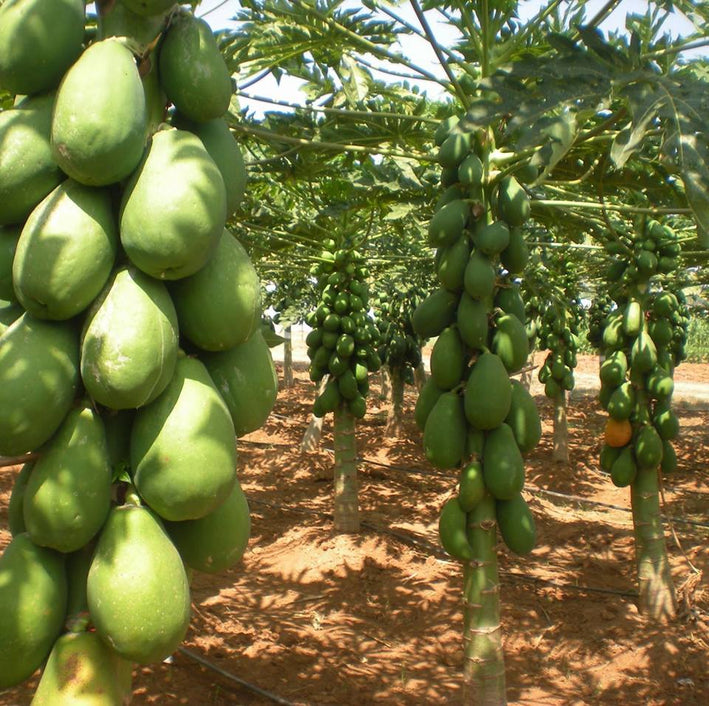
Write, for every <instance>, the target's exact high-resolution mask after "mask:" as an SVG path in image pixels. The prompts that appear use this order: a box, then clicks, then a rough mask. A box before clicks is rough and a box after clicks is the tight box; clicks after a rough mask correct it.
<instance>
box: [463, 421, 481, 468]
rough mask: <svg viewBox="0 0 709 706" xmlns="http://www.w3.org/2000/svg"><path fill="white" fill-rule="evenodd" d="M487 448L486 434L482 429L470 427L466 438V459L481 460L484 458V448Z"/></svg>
mask: <svg viewBox="0 0 709 706" xmlns="http://www.w3.org/2000/svg"><path fill="white" fill-rule="evenodd" d="M484 446H485V432H484V431H483V430H482V429H477V428H475V427H472V426H470V425H468V433H467V435H466V438H465V456H466V458H470V459H475V460H479V459H481V458H482V456H483V447H484Z"/></svg>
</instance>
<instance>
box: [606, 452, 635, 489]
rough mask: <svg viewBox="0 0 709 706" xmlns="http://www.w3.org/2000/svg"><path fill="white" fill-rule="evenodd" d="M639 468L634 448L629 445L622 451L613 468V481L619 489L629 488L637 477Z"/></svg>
mask: <svg viewBox="0 0 709 706" xmlns="http://www.w3.org/2000/svg"><path fill="white" fill-rule="evenodd" d="M637 472H638V468H637V466H636V464H635V458H634V457H633V447H632V446H631V445H628V446H626V447H624V448H622V449H621V450H620V453H619V454H618V458H616V459H615V461H613V465H612V466H611V480H612V481H613V485H615V486H617V487H618V488H626V487H627V486H629V485H630V484H631V483H632V482H633V481H634V480H635V476H636V475H637Z"/></svg>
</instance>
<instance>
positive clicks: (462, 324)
mask: <svg viewBox="0 0 709 706" xmlns="http://www.w3.org/2000/svg"><path fill="white" fill-rule="evenodd" d="M489 314H490V312H489V310H488V307H487V305H486V304H485V302H483V301H481V300H480V299H473V298H472V297H471V296H470V295H469V294H468V293H467V292H463V294H462V296H461V297H460V302H459V303H458V310H457V312H456V323H457V325H458V333H459V334H460V338H461V339H462V341H463V343H465V345H466V346H468V347H469V348H472V349H473V350H474V351H481V350H482V349H483V348H485V347H486V346H487V334H488V320H489Z"/></svg>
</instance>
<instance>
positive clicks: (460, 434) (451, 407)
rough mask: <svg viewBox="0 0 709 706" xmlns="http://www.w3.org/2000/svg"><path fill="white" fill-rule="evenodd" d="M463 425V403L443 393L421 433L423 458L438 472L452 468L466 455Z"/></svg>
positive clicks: (451, 393)
mask: <svg viewBox="0 0 709 706" xmlns="http://www.w3.org/2000/svg"><path fill="white" fill-rule="evenodd" d="M465 439H466V423H465V414H464V412H463V400H462V399H461V398H460V396H459V395H457V394H456V393H455V392H444V393H442V394H441V396H440V397H439V398H438V400H436V403H435V404H434V405H433V409H431V411H430V412H429V414H428V418H427V419H426V426H425V427H424V430H423V449H424V453H425V454H426V458H427V459H428V460H429V461H430V462H431V463H432V464H433V465H434V466H436V467H437V468H455V467H456V466H457V465H458V464H459V463H460V462H461V460H462V458H463V455H464V453H465Z"/></svg>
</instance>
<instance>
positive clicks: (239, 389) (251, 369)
mask: <svg viewBox="0 0 709 706" xmlns="http://www.w3.org/2000/svg"><path fill="white" fill-rule="evenodd" d="M328 357H329V356H328ZM200 359H201V360H202V362H203V363H204V364H205V366H206V367H207V370H208V371H209V375H210V377H211V378H212V380H213V381H214V384H215V386H216V387H217V389H218V390H219V393H220V394H221V396H222V397H223V399H224V402H225V403H226V406H227V408H228V409H229V413H230V414H231V418H232V421H233V422H234V430H235V432H236V436H243V435H244V434H248V433H249V432H252V431H255V430H256V429H258V428H259V427H260V426H262V425H263V423H264V422H265V421H266V419H267V418H268V415H269V414H270V413H271V410H272V409H273V405H274V404H275V402H276V395H277V394H278V378H277V377H276V369H275V366H274V364H273V358H272V357H271V351H270V350H269V348H268V345H267V344H266V341H265V340H264V338H263V334H262V333H261V331H260V329H257V330H256V331H255V332H254V333H253V334H252V335H251V337H250V338H249V339H248V341H245V342H244V343H241V344H239V345H238V346H235V347H234V348H231V349H229V350H228V351H221V352H219V353H203V354H201V355H200Z"/></svg>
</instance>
